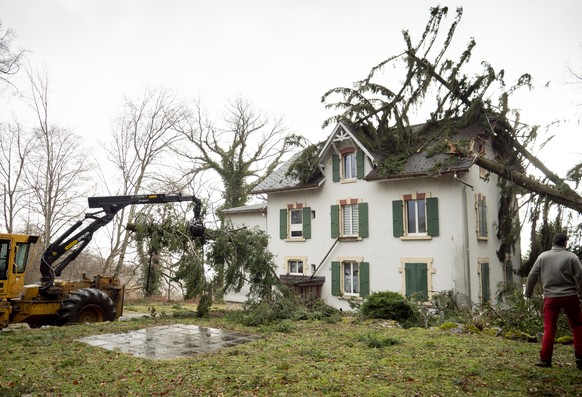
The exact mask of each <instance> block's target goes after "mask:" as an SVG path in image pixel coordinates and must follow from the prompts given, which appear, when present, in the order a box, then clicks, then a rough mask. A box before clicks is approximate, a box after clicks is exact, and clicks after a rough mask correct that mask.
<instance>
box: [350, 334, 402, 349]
mask: <svg viewBox="0 0 582 397" xmlns="http://www.w3.org/2000/svg"><path fill="white" fill-rule="evenodd" d="M358 341H359V342H363V343H365V344H366V346H368V347H369V348H372V349H381V348H383V347H386V346H392V345H396V344H398V343H400V341H399V340H398V339H394V338H391V337H382V336H379V335H378V334H376V333H370V332H366V333H363V334H360V335H359V336H358Z"/></svg>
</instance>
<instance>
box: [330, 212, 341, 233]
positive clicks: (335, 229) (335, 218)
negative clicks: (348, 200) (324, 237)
mask: <svg viewBox="0 0 582 397" xmlns="http://www.w3.org/2000/svg"><path fill="white" fill-rule="evenodd" d="M339 208H340V206H339V205H332V206H331V209H330V218H331V238H338V237H339V236H340V232H339V230H340V223H339Z"/></svg>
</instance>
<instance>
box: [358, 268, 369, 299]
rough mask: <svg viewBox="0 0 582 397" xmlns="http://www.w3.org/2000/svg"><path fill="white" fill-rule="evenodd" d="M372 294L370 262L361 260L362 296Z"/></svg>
mask: <svg viewBox="0 0 582 397" xmlns="http://www.w3.org/2000/svg"><path fill="white" fill-rule="evenodd" d="M368 295H370V263H368V262H360V296H361V297H362V298H365V297H367V296H368Z"/></svg>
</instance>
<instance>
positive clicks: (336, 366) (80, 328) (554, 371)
mask: <svg viewBox="0 0 582 397" xmlns="http://www.w3.org/2000/svg"><path fill="white" fill-rule="evenodd" d="M177 322H179V323H185V324H198V325H202V326H208V327H216V328H225V329H231V330H238V331H243V332H249V333H256V334H259V335H260V336H261V337H262V338H261V339H260V340H257V341H255V342H252V343H249V344H245V345H240V346H237V347H231V348H227V349H223V350H221V351H218V352H215V353H210V354H203V355H197V356H193V357H191V358H181V359H176V360H163V361H161V360H160V361H155V360H150V359H143V358H136V357H133V356H129V355H126V354H122V353H120V352H116V351H108V350H105V349H100V348H96V347H91V346H89V345H86V344H83V343H81V342H78V341H77V339H79V338H81V337H84V336H89V335H94V334H98V333H111V332H126V331H129V330H135V329H141V328H145V327H149V326H156V325H161V324H169V323H177ZM0 343H1V345H2V347H3V349H4V354H2V355H1V357H2V358H1V359H0V396H30V397H33V396H418V397H421V396H422V397H429V396H433V397H436V396H443V397H444V396H532V397H533V396H540V397H541V396H545V397H548V396H582V387H581V385H582V371H580V370H577V369H576V368H575V366H574V360H573V348H572V346H571V345H570V346H563V345H557V346H556V351H555V357H554V367H553V368H549V369H541V368H537V367H534V366H533V363H534V362H535V361H536V359H537V355H538V351H539V343H526V342H522V341H510V340H505V339H502V338H499V337H494V336H490V335H485V334H459V333H453V332H451V331H448V330H441V329H435V330H425V329H396V328H384V327H382V326H381V325H380V324H375V323H369V322H365V323H362V322H359V321H355V320H352V319H350V318H343V319H342V321H340V322H338V323H334V324H331V323H328V322H320V321H298V322H293V323H291V324H290V323H285V324H284V326H281V327H262V328H260V329H257V328H252V327H244V326H241V325H239V324H235V323H232V322H229V321H228V317H220V318H218V317H211V318H209V319H198V318H195V317H181V318H172V317H170V316H159V317H155V318H150V319H143V318H139V319H135V320H131V321H124V322H115V323H101V324H84V325H76V326H69V327H61V328H58V327H49V328H43V329H32V330H14V331H10V332H1V333H0Z"/></svg>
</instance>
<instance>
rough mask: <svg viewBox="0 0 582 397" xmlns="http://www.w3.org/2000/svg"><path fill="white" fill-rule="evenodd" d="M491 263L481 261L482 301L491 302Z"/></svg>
mask: <svg viewBox="0 0 582 397" xmlns="http://www.w3.org/2000/svg"><path fill="white" fill-rule="evenodd" d="M490 299H491V292H490V291H489V263H481V303H485V302H489V300H490Z"/></svg>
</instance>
